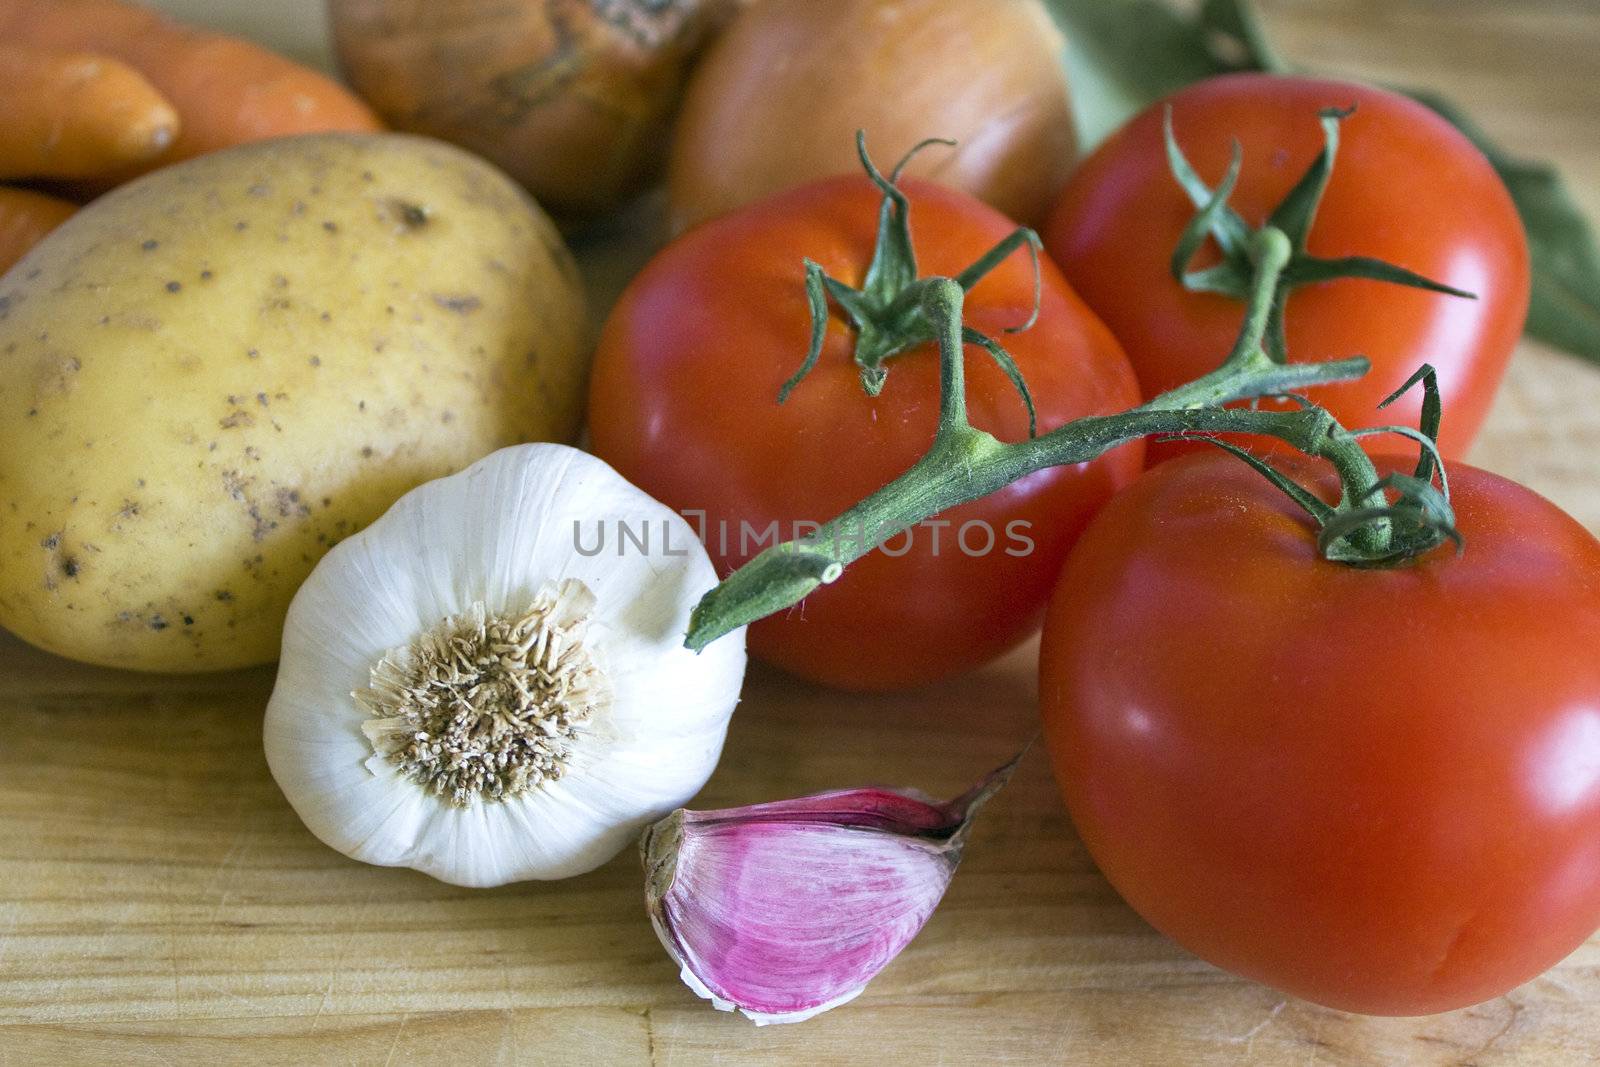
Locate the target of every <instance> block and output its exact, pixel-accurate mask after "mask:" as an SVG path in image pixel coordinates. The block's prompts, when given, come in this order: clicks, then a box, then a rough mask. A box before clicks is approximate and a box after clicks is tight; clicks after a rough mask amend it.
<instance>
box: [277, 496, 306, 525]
mask: <svg viewBox="0 0 1600 1067" xmlns="http://www.w3.org/2000/svg"><path fill="white" fill-rule="evenodd" d="M273 502H274V503H275V504H276V506H277V509H278V516H279V517H280V518H284V519H290V518H296V519H303V518H305V517H306V516H308V515H310V514H311V509H310V508H309V507H307V506H306V505H305V503H303V502H302V501H301V499H300V490H298V489H279V490H278V491H277V492H276V493H275V494H274V496H273Z"/></svg>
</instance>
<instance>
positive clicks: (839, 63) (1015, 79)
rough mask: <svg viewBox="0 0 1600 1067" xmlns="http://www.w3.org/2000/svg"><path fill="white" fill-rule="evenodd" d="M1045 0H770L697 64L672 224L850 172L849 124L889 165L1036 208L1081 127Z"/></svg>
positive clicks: (1045, 200)
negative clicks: (916, 151)
mask: <svg viewBox="0 0 1600 1067" xmlns="http://www.w3.org/2000/svg"><path fill="white" fill-rule="evenodd" d="M1064 46H1065V43H1064V40H1063V38H1062V36H1061V33H1060V31H1059V30H1058V29H1057V28H1056V26H1055V23H1054V22H1053V21H1052V20H1051V18H1050V16H1049V14H1048V13H1047V12H1046V11H1045V9H1044V8H1043V6H1042V5H1041V4H1040V3H1039V2H1038V0H827V2H820V0H761V2H759V3H757V4H755V5H754V6H752V7H750V8H748V9H746V10H745V11H744V12H743V13H741V14H740V15H739V16H738V17H737V18H735V19H734V21H733V22H732V24H731V25H729V27H728V29H727V30H726V31H725V32H724V33H723V34H722V35H721V37H719V38H718V40H717V41H716V43H714V44H713V45H712V46H711V48H710V49H709V51H708V52H707V54H706V56H705V58H704V59H703V60H702V61H701V62H700V64H699V65H698V66H697V67H696V68H695V72H694V75H693V77H691V78H690V81H689V89H688V93H687V96H686V98H685V100H684V106H683V111H682V113H681V114H680V116H679V119H678V125H677V129H676V130H675V132H674V135H673V149H672V159H671V164H670V167H669V170H668V193H669V198H670V201H671V211H672V225H673V229H674V231H675V232H676V231H681V230H683V229H686V228H688V227H689V226H692V225H694V224H695V223H697V222H701V221H704V220H705V219H708V218H712V217H714V216H717V215H721V214H724V213H726V212H728V211H731V210H732V209H734V208H736V207H738V206H740V205H741V204H744V203H747V202H749V201H751V200H755V199H759V198H761V197H763V196H767V195H768V194H771V193H774V192H777V191H779V190H781V189H785V188H788V187H791V186H795V185H800V184H803V183H805V182H809V181H812V180H813V179H816V178H822V177H827V176H829V175H833V174H840V173H847V172H855V171H856V170H858V169H859V166H860V164H859V163H858V162H857V160H856V156H855V132H856V130H857V129H864V130H865V131H866V133H867V143H868V147H869V148H870V149H871V151H872V153H873V156H874V158H875V159H877V161H878V162H879V164H880V165H881V166H883V167H884V168H885V169H887V168H888V167H889V166H890V165H892V164H893V163H894V161H895V160H897V159H898V158H899V157H900V156H901V155H903V154H904V153H905V152H906V150H908V149H909V148H911V146H912V145H914V144H916V143H917V142H918V141H920V140H922V139H923V138H926V137H948V138H953V139H955V140H957V141H959V142H960V143H959V145H958V146H957V147H956V148H954V149H950V148H943V147H937V146H936V147H933V148H930V149H929V150H927V151H926V152H924V153H923V154H922V155H921V156H919V157H918V159H917V160H916V161H915V162H914V163H913V164H912V165H911V166H910V168H909V169H908V171H907V173H909V174H912V175H916V176H918V177H923V178H929V179H932V180H934V181H937V182H941V183H943V184H945V185H952V186H955V187H956V188H959V189H962V190H965V191H966V192H969V193H971V194H973V195H975V196H977V197H978V198H979V199H981V200H984V201H986V202H988V203H989V204H991V205H993V206H994V207H996V208H999V209H1000V211H1002V212H1004V213H1005V214H1006V215H1008V216H1010V217H1011V218H1013V219H1016V220H1017V221H1019V222H1023V223H1033V222H1036V221H1038V220H1039V219H1040V218H1042V216H1043V215H1044V213H1045V212H1046V211H1047V210H1048V209H1049V206H1050V204H1051V202H1052V201H1053V199H1054V197H1055V195H1056V193H1057V192H1058V191H1059V190H1060V188H1061V186H1062V184H1063V183H1064V182H1065V180H1066V177H1067V173H1068V171H1069V170H1070V169H1071V167H1072V164H1073V161H1074V157H1075V154H1076V148H1077V145H1076V137H1075V134H1074V132H1073V125H1072V115H1071V110H1070V107H1069V103H1068V93H1067V83H1066V75H1065V73H1064V72H1063V69H1062V66H1061V61H1060V56H1061V51H1062V49H1063V48H1064Z"/></svg>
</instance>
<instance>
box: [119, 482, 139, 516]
mask: <svg viewBox="0 0 1600 1067" xmlns="http://www.w3.org/2000/svg"><path fill="white" fill-rule="evenodd" d="M139 484H140V486H143V485H144V482H143V481H141V482H140V483H139ZM138 514H139V502H138V501H137V500H124V501H123V502H122V509H121V510H120V511H118V512H117V517H118V518H119V519H132V518H137V517H138Z"/></svg>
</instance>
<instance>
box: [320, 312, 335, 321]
mask: <svg viewBox="0 0 1600 1067" xmlns="http://www.w3.org/2000/svg"><path fill="white" fill-rule="evenodd" d="M317 318H319V319H321V320H322V321H323V322H332V321H333V312H331V311H324V312H323V313H322V314H321V315H318V316H317Z"/></svg>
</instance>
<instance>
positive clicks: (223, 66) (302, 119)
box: [0, 0, 382, 172]
mask: <svg viewBox="0 0 1600 1067" xmlns="http://www.w3.org/2000/svg"><path fill="white" fill-rule="evenodd" d="M0 41H5V42H7V43H8V44H13V45H31V46H34V47H37V48H52V49H57V50H61V51H74V50H78V51H90V52H97V53H102V54H105V55H109V56H113V57H115V58H117V59H120V60H122V61H123V62H125V63H127V64H128V65H129V66H132V67H133V68H134V69H136V70H138V71H139V72H140V73H141V74H143V75H144V76H145V77H146V78H147V79H149V81H150V83H151V84H152V85H154V86H155V87H156V89H157V90H159V91H160V92H161V93H162V95H164V96H165V97H166V98H167V99H168V100H170V101H172V104H173V106H174V107H176V108H177V109H178V115H179V117H180V119H181V121H182V130H181V132H180V133H179V134H178V137H177V140H176V141H175V142H174V143H173V145H172V147H171V148H170V149H168V150H167V151H166V152H165V153H163V154H162V155H161V156H160V157H159V158H158V159H157V160H154V161H151V162H149V163H147V164H145V165H143V166H142V167H140V168H138V170H139V171H141V172H142V171H143V170H150V169H154V166H156V165H161V164H166V163H172V162H175V161H177V160H180V159H188V158H190V157H191V156H197V155H200V154H202V153H204V152H213V151H216V150H217V149H219V148H227V147H229V146H231V145H236V144H242V143H244V142H246V141H259V140H262V139H264V138H268V137H282V136H287V135H290V134H296V133H312V132H315V131H319V130H376V129H381V128H382V127H381V124H380V123H379V122H378V119H377V117H376V116H375V115H373V113H372V111H371V109H369V108H368V107H367V105H365V104H363V103H362V102H361V101H360V100H359V99H357V98H356V97H355V96H354V95H353V94H351V93H350V91H349V90H347V89H345V88H344V87H343V86H341V85H339V84H338V83H337V82H335V81H333V80H332V79H330V78H327V77H325V76H323V75H321V74H318V73H317V72H316V71H314V70H311V69H309V68H307V67H303V66H301V65H300V64H298V63H295V62H293V61H291V60H288V59H285V58H284V57H283V56H280V55H278V54H276V53H274V52H269V51H267V50H266V49H264V48H260V47H258V46H256V45H253V44H251V43H249V42H248V41H243V40H240V39H239V38H237V37H229V36H226V35H224V34H220V33H212V32H211V31H209V30H202V29H198V28H196V27H192V26H184V25H181V24H180V23H177V22H173V21H171V20H170V19H167V18H165V17H163V16H161V15H158V14H156V13H155V12H153V11H150V10H148V9H146V8H142V7H139V6H138V5H136V4H130V3H124V2H123V0H0Z"/></svg>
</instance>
